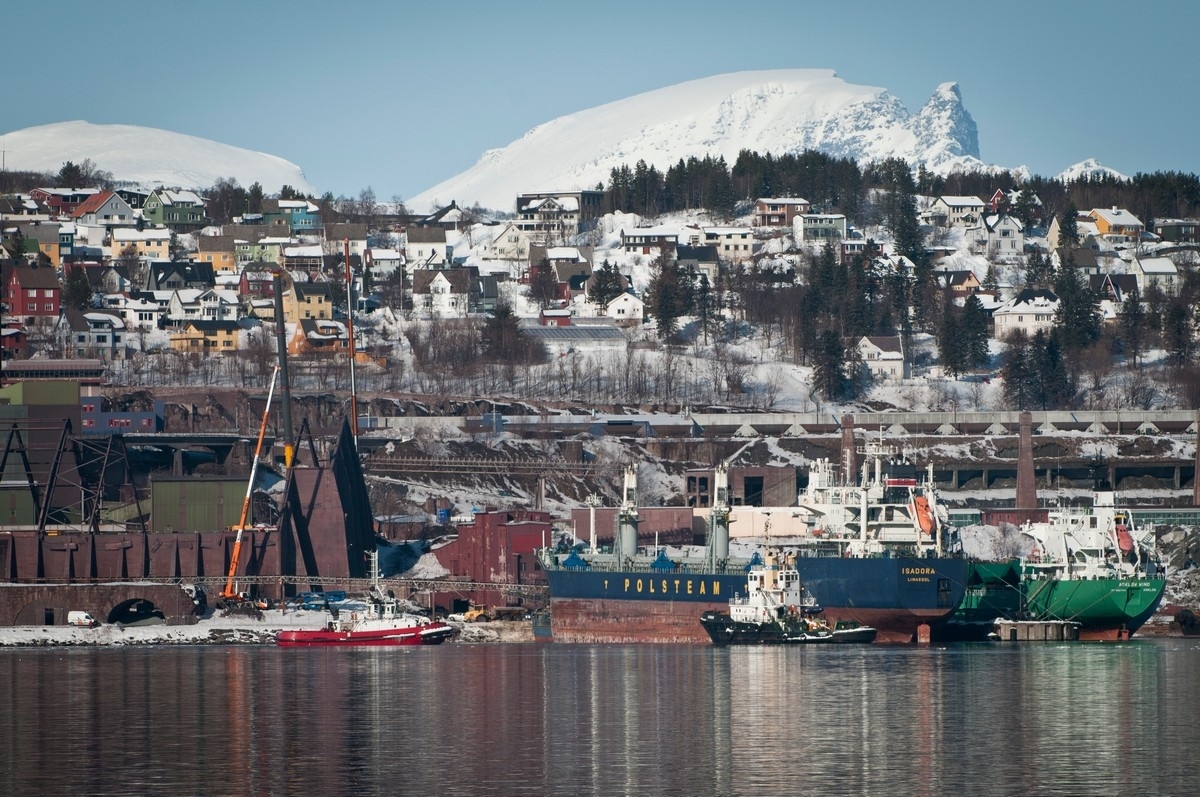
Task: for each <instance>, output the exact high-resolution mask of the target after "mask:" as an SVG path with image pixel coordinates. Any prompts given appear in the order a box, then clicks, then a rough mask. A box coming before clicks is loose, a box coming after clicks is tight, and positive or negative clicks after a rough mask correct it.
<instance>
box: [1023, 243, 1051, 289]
mask: <svg viewBox="0 0 1200 797" xmlns="http://www.w3.org/2000/svg"><path fill="white" fill-rule="evenodd" d="M1025 284H1026V285H1027V286H1028V287H1030V288H1048V287H1050V286H1051V285H1053V284H1054V264H1053V263H1052V262H1051V261H1050V256H1049V255H1045V254H1042V253H1041V252H1040V251H1037V250H1034V251H1033V252H1030V253H1029V255H1028V256H1027V257H1026V258H1025Z"/></svg>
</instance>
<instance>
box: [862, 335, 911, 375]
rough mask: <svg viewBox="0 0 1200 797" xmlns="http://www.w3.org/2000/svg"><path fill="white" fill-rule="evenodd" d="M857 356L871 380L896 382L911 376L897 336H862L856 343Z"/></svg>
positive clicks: (902, 347)
mask: <svg viewBox="0 0 1200 797" xmlns="http://www.w3.org/2000/svg"><path fill="white" fill-rule="evenodd" d="M858 354H859V359H860V360H861V361H862V365H863V368H865V369H866V370H867V373H868V374H869V375H870V377H871V379H873V380H876V381H882V382H897V381H899V380H901V379H908V378H909V376H911V371H910V369H909V365H908V363H907V362H906V361H905V359H904V346H903V344H902V343H901V341H900V336H899V335H884V336H875V335H869V336H867V335H864V336H863V337H862V338H860V339H859V341H858Z"/></svg>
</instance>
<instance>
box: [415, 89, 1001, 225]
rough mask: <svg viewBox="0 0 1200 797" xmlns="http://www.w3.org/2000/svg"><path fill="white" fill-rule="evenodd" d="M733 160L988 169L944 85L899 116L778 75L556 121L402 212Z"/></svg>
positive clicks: (863, 97)
mask: <svg viewBox="0 0 1200 797" xmlns="http://www.w3.org/2000/svg"><path fill="white" fill-rule="evenodd" d="M743 149H748V150H753V151H757V152H760V153H766V152H770V153H773V154H776V155H781V154H784V153H798V152H801V151H803V150H805V149H816V150H820V151H822V152H825V153H828V154H830V155H835V156H839V157H849V158H853V159H855V160H857V161H859V162H867V161H871V160H877V159H882V158H887V157H892V156H896V157H901V158H904V159H906V160H908V161H909V162H910V163H911V164H913V165H914V166H916V165H918V164H924V165H925V166H926V168H928V169H930V170H931V171H934V172H938V173H949V172H950V171H951V170H954V169H959V170H963V169H983V168H988V167H987V166H985V165H984V164H983V163H982V161H980V160H979V135H978V131H977V129H976V127H975V121H974V120H973V119H972V118H971V115H970V114H969V113H967V111H966V109H965V108H964V107H963V105H962V96H961V94H960V93H959V90H958V86H957V84H955V83H944V84H942V85H941V86H939V87H938V88H937V90H936V91H935V92H934V94H933V96H932V97H931V98H930V99H929V101H928V102H927V103H926V104H925V105H924V106H923V107H922V108H921V110H920V111H918V112H917V113H916V114H909V112H908V110H907V109H906V108H905V107H904V106H903V104H901V102H900V101H899V100H898V99H897V98H896V97H894V96H892V95H891V94H889V93H888V92H887V91H886V90H885V89H881V88H874V87H870V86H859V85H855V84H853V83H847V82H846V81H844V80H842V79H841V78H839V77H837V75H836V74H835V73H834V72H833V70H830V69H780V70H770V71H758V72H736V73H732V74H726V75H717V76H715V77H709V78H704V79H701V80H693V81H689V82H686V83H680V84H678V85H675V86H669V87H667V88H662V89H657V90H655V91H650V92H646V93H645V94H639V95H636V96H633V97H629V98H626V99H623V100H618V101H616V102H610V103H607V104H605V105H600V106H598V107H595V108H590V109H588V110H584V111H579V112H578V113H574V114H569V115H567V116H562V117H559V118H558V119H554V120H552V121H550V122H547V123H545V124H543V125H539V126H538V127H535V128H534V129H533V130H530V131H529V132H528V133H526V134H525V135H524V136H522V137H521V138H520V139H518V140H517V141H514V142H513V143H512V144H509V145H508V146H507V147H504V148H502V149H495V150H490V151H488V152H486V153H484V155H483V156H482V157H481V158H480V159H479V162H478V163H476V164H475V165H474V166H473V167H471V168H470V169H468V170H467V171H465V172H463V173H461V174H459V175H457V176H455V177H452V178H450V179H448V180H446V181H444V182H442V183H439V184H438V185H436V186H433V187H432V188H430V189H428V190H426V191H424V192H422V193H420V194H418V195H417V196H415V197H412V198H411V199H410V200H409V202H408V205H409V206H410V207H412V208H413V209H416V210H424V209H426V208H427V207H430V206H431V205H432V203H434V202H435V200H436V201H438V202H441V203H447V202H449V201H450V200H452V199H454V200H457V201H458V202H459V204H464V203H465V204H473V203H475V202H478V203H479V204H480V205H482V206H484V207H489V208H493V209H508V208H511V207H512V204H513V201H514V200H515V198H516V195H517V194H518V193H520V192H523V191H560V190H572V189H579V188H595V187H596V185H597V184H598V183H602V182H607V181H608V178H609V175H610V172H611V170H612V169H613V168H614V167H616V166H620V165H622V164H626V165H629V166H633V165H634V164H636V163H637V161H639V160H645V161H646V162H647V163H648V164H651V165H653V166H655V167H656V168H658V169H659V170H660V171H666V170H667V169H668V168H669V167H670V166H672V165H674V164H675V163H677V162H678V161H679V160H680V159H684V160H686V159H687V158H689V157H693V156H694V157H697V158H703V157H704V156H706V155H712V156H718V155H719V156H722V157H724V158H725V161H726V162H727V163H728V164H729V165H730V166H732V165H733V163H734V161H735V160H736V159H737V155H738V153H739V152H740V151H741V150H743Z"/></svg>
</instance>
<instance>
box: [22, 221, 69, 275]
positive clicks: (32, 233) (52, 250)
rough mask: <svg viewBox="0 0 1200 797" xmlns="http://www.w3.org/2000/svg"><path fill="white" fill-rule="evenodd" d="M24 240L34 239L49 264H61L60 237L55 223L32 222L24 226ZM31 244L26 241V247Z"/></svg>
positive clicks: (56, 265) (56, 266)
mask: <svg viewBox="0 0 1200 797" xmlns="http://www.w3.org/2000/svg"><path fill="white" fill-rule="evenodd" d="M24 232H25V235H26V241H27V242H28V241H36V242H37V250H38V251H39V252H41V253H42V254H43V255H45V256H46V259H47V261H49V263H50V265H52V266H54V267H55V268H58V267H59V266H61V265H62V248H61V239H60V238H59V227H58V225H57V224H32V225H28V226H26V227H25V228H24ZM30 245H31V244H29V243H27V244H26V247H27V249H28V247H29V246H30Z"/></svg>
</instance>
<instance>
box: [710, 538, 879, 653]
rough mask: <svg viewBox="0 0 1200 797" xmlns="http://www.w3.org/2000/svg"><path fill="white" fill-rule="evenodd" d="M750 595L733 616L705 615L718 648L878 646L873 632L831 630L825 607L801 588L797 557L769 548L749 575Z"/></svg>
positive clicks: (734, 603)
mask: <svg viewBox="0 0 1200 797" xmlns="http://www.w3.org/2000/svg"><path fill="white" fill-rule="evenodd" d="M746 588H747V594H746V595H745V596H744V597H743V596H735V597H733V598H731V599H730V601H729V611H728V612H715V611H709V612H705V613H704V614H703V615H701V617H700V624H701V625H702V626H704V630H705V631H707V632H708V635H709V637H710V638H711V639H712V641H713V644H714V645H788V644H807V643H837V642H874V641H875V634H876V631H875V629H874V628H871V627H869V626H860V625H855V624H849V623H847V624H841V623H839V624H838V625H836V626H831V625H830V624H829V623H828V622H827V621H826V620H824V619H823V618H822V617H821V616H820V615H821V607H820V606H819V605H817V602H816V600H815V599H814V598H813V596H812V595H811V594H809V592H808V591H807V590H806V589H804V585H803V584H801V583H800V573H799V572H798V571H797V570H796V554H795V553H794V552H792V553H788V554H780V553H779V552H777V551H776V550H774V549H773V548H771V547H770V546H768V547H767V549H766V555H765V557H763V558H762V559H759V558H758V557H756V558H755V560H754V561H752V562H751V564H750V567H749V569H748V570H747V571H746Z"/></svg>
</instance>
